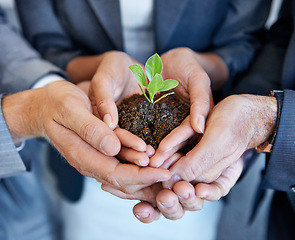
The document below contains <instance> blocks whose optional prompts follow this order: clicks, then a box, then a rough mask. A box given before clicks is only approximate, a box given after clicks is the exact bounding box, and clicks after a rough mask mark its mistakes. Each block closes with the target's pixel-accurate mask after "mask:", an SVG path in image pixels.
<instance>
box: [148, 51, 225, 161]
mask: <svg viewBox="0 0 295 240" xmlns="http://www.w3.org/2000/svg"><path fill="white" fill-rule="evenodd" d="M162 60H163V65H164V69H163V75H164V79H167V78H172V79H176V80H178V81H179V85H178V87H177V88H176V89H175V92H176V95H177V96H178V97H179V98H180V99H182V100H183V101H184V102H187V103H189V104H190V117H189V121H187V122H184V124H183V126H180V127H179V128H178V130H175V131H173V132H172V133H171V134H169V135H168V137H167V138H165V139H163V140H162V142H161V143H160V145H159V148H158V149H157V151H156V154H155V156H154V157H153V158H152V159H151V164H150V165H151V166H153V167H159V166H160V165H161V164H162V163H163V162H164V161H165V160H166V158H168V157H170V156H171V155H172V154H173V153H174V152H176V151H177V150H178V149H180V148H182V147H183V145H185V144H186V141H187V140H188V139H190V138H191V137H192V136H194V135H196V134H202V133H203V132H204V130H205V119H206V118H207V116H208V113H209V111H210V109H212V107H213V105H214V104H213V99H212V92H211V87H212V89H214V90H217V89H219V88H221V87H222V86H223V85H224V83H225V82H226V80H227V78H228V71H227V68H226V66H225V64H224V62H223V61H222V60H221V58H220V57H218V56H217V55H215V54H211V53H202V54H200V53H196V52H194V51H192V50H190V49H188V48H176V49H173V50H170V51H168V52H167V53H165V54H163V55H162Z"/></svg>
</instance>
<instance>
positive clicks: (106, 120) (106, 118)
mask: <svg viewBox="0 0 295 240" xmlns="http://www.w3.org/2000/svg"><path fill="white" fill-rule="evenodd" d="M103 122H104V123H105V124H106V125H108V126H109V127H110V128H112V126H113V119H112V117H111V115H110V114H108V113H107V114H106V115H104V117H103Z"/></svg>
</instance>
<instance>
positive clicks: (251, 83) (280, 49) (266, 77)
mask: <svg viewBox="0 0 295 240" xmlns="http://www.w3.org/2000/svg"><path fill="white" fill-rule="evenodd" d="M290 9H291V5H290V1H285V2H284V5H283V7H282V10H281V12H280V17H279V19H278V21H277V22H276V23H275V24H274V25H273V26H272V28H271V29H270V30H269V32H268V34H267V38H266V41H265V44H264V46H263V48H262V50H261V52H260V53H259V55H258V56H257V58H256V59H255V61H254V62H253V65H252V67H251V68H250V70H249V72H248V73H247V74H246V75H245V77H243V78H242V79H241V80H240V82H239V84H238V85H237V86H236V88H235V89H234V93H251V94H261V95H268V94H269V92H270V91H271V90H275V89H282V88H283V87H282V73H283V69H284V60H285V56H286V53H287V51H288V47H289V43H290V39H291V36H292V33H293V24H292V23H293V18H292V15H291V13H290ZM294 81H295V79H294ZM294 119H295V91H293V90H285V97H284V101H283V107H282V113H281V119H280V122H279V127H278V132H277V136H276V139H275V143H274V148H273V151H272V153H271V155H269V156H267V163H266V168H265V170H264V176H263V187H265V188H271V189H275V190H279V191H286V192H291V188H292V187H293V186H295V124H294Z"/></svg>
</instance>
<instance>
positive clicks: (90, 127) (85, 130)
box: [80, 122, 97, 140]
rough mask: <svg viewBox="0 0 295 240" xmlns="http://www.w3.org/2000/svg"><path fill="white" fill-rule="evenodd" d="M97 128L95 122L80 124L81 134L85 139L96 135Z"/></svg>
mask: <svg viewBox="0 0 295 240" xmlns="http://www.w3.org/2000/svg"><path fill="white" fill-rule="evenodd" d="M96 132H97V128H96V124H95V123H86V122H84V123H82V124H81V126H80V134H81V137H82V138H83V139H86V140H89V139H91V138H92V136H96Z"/></svg>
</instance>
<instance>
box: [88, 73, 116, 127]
mask: <svg viewBox="0 0 295 240" xmlns="http://www.w3.org/2000/svg"><path fill="white" fill-rule="evenodd" d="M115 84H116V83H114V81H113V79H111V76H110V75H108V74H106V73H105V72H102V71H97V73H96V74H95V75H94V77H93V80H92V82H91V87H90V91H89V97H90V99H91V102H92V104H93V105H94V106H96V108H97V112H98V114H99V116H101V118H102V119H103V122H104V123H105V124H106V125H107V126H109V127H110V128H111V129H114V128H115V127H116V126H117V125H118V109H117V106H116V102H115V99H114V94H115V93H114V89H115V88H116V86H113V85H115Z"/></svg>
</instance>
